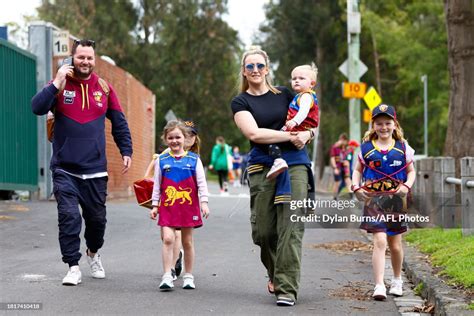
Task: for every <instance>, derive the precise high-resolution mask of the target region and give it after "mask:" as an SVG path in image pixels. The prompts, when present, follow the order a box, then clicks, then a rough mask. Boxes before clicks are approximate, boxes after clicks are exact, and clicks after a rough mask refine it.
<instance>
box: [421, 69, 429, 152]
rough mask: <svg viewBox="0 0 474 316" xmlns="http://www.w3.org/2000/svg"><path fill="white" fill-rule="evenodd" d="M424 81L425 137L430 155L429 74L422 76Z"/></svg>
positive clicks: (426, 150) (426, 147)
mask: <svg viewBox="0 0 474 316" xmlns="http://www.w3.org/2000/svg"><path fill="white" fill-rule="evenodd" d="M421 81H422V82H423V108H424V111H423V112H424V115H423V117H424V125H425V128H424V130H425V131H424V139H425V155H426V157H428V76H427V75H423V76H421Z"/></svg>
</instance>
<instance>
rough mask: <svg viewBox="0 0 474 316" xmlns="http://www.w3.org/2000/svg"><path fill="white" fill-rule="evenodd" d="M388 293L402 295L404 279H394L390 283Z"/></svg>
mask: <svg viewBox="0 0 474 316" xmlns="http://www.w3.org/2000/svg"><path fill="white" fill-rule="evenodd" d="M388 293H389V294H392V295H395V296H402V295H403V281H402V279H392V283H391V284H390V290H389V291H388Z"/></svg>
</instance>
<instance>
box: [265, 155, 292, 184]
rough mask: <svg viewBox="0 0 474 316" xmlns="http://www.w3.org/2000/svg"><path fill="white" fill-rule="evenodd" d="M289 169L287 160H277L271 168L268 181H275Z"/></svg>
mask: <svg viewBox="0 0 474 316" xmlns="http://www.w3.org/2000/svg"><path fill="white" fill-rule="evenodd" d="M286 169H288V164H287V163H286V161H285V160H283V159H281V158H277V159H275V161H274V162H273V166H272V167H271V168H270V171H268V173H267V179H269V180H273V179H275V178H276V177H277V176H278V175H279V174H280V173H282V172H284V171H285V170H286Z"/></svg>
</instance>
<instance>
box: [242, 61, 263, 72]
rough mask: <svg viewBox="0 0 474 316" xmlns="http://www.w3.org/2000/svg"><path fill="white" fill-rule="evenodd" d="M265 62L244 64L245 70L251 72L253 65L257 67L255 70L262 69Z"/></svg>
mask: <svg viewBox="0 0 474 316" xmlns="http://www.w3.org/2000/svg"><path fill="white" fill-rule="evenodd" d="M265 66H266V65H265V64H260V63H257V64H247V65H245V70H247V71H248V72H252V71H253V70H254V69H255V67H257V70H258V71H262V70H263V69H264V68H265Z"/></svg>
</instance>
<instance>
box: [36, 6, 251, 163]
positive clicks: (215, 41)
mask: <svg viewBox="0 0 474 316" xmlns="http://www.w3.org/2000/svg"><path fill="white" fill-rule="evenodd" d="M226 5H227V1H226V0H216V1H202V0H189V1H183V0H140V1H138V2H137V3H136V5H135V6H134V5H133V4H132V2H131V1H112V0H101V1H99V0H84V1H67V0H56V1H55V2H54V3H53V2H51V3H50V1H46V0H44V1H43V2H42V5H41V7H40V8H39V9H38V12H39V15H40V17H41V18H42V19H44V20H47V21H51V22H53V23H54V24H55V25H57V26H59V27H61V28H64V29H68V30H69V31H70V32H71V34H73V35H75V36H78V37H81V38H93V39H95V40H96V42H97V43H98V45H97V51H98V53H99V54H105V55H109V56H110V57H112V58H113V59H114V60H115V61H116V62H117V64H118V65H119V66H120V67H122V68H124V69H126V70H127V71H129V72H130V73H132V74H133V75H134V76H135V77H137V78H138V79H139V80H140V81H141V82H143V83H144V84H145V85H146V86H147V87H148V88H149V89H150V90H152V91H153V93H154V94H155V95H156V131H157V133H158V135H157V136H159V135H160V134H161V131H162V129H163V126H164V124H165V119H164V115H165V113H166V111H168V110H169V109H172V110H173V111H174V112H175V113H176V114H177V116H178V117H180V118H192V119H194V120H195V121H196V122H197V123H198V125H199V126H201V131H202V133H201V137H202V138H203V152H202V155H203V160H205V161H206V160H207V159H208V156H209V151H210V148H211V146H212V145H213V144H214V138H215V137H216V136H217V135H223V136H224V137H226V139H227V140H228V143H230V144H239V145H242V144H245V143H247V142H246V141H245V140H244V138H243V136H242V135H241V134H240V133H239V132H238V130H237V128H236V127H235V124H234V123H233V121H232V114H231V111H230V106H229V104H230V100H231V98H232V96H233V95H234V94H235V93H236V91H235V90H234V88H235V86H236V83H237V79H238V78H237V77H236V74H237V73H238V58H239V55H240V44H241V43H240V42H239V40H238V38H237V32H236V31H235V30H233V29H232V28H230V27H229V26H228V25H227V23H226V22H224V21H223V20H222V15H223V14H224V13H225V12H226ZM157 139H158V138H157ZM157 144H158V145H159V141H158V142H157Z"/></svg>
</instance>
